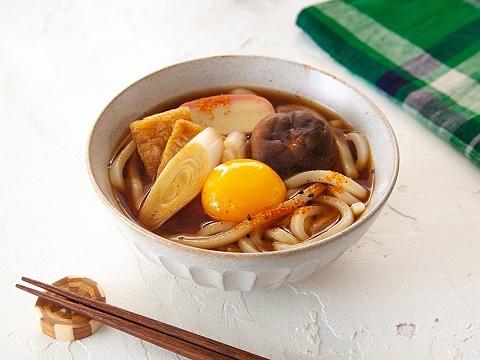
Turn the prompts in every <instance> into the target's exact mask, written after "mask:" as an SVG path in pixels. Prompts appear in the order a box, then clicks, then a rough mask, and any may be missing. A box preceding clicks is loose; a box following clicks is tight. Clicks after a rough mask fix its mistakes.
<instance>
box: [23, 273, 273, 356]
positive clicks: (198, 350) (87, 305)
mask: <svg viewBox="0 0 480 360" xmlns="http://www.w3.org/2000/svg"><path fill="white" fill-rule="evenodd" d="M22 280H24V281H26V282H29V283H31V284H34V285H36V286H39V287H42V288H44V289H46V290H48V291H50V292H53V293H56V294H58V295H61V296H64V297H65V298H67V299H64V298H62V297H57V296H54V295H50V294H48V293H43V292H40V291H38V290H35V289H31V288H28V287H26V286H23V285H19V284H17V285H16V287H17V288H19V289H21V290H24V291H26V292H29V293H31V294H33V295H36V296H38V297H40V298H42V299H45V300H47V301H49V302H52V303H54V304H57V305H59V306H62V307H65V308H66V309H69V310H72V311H75V312H77V313H78V314H80V315H84V316H86V317H89V318H91V319H95V320H97V321H100V322H102V323H104V324H106V325H108V326H111V327H114V328H116V329H118V330H120V331H123V332H126V333H127V334H130V335H133V336H135V337H137V338H140V339H142V340H145V341H148V342H150V343H152V344H155V345H158V346H161V347H163V348H165V349H167V350H170V351H173V352H176V353H178V354H180V355H182V356H186V357H189V358H192V359H242V360H243V359H265V358H263V357H261V356H258V355H255V354H252V353H249V352H246V351H243V350H240V349H237V348H235V347H232V346H229V345H226V344H223V343H220V342H218V341H215V340H212V339H208V338H205V337H203V336H200V335H197V334H194V333H190V332H188V331H186V330H182V329H180V328H177V327H174V326H172V325H168V324H164V323H161V322H159V321H156V320H153V319H150V318H147V317H144V316H141V315H138V314H136V313H132V312H130V311H127V310H124V309H121V308H118V307H115V306H112V305H108V304H105V303H102V302H99V301H94V300H91V299H87V298H84V297H82V296H79V295H77V294H74V293H71V292H67V291H63V290H61V289H59V288H56V287H54V286H51V285H48V284H44V283H41V282H39V281H36V280H33V279H28V278H22ZM68 298H70V299H72V300H74V301H78V303H77V302H73V301H70V300H68ZM94 306H95V307H94ZM160 329H161V330H160ZM171 330H173V331H172V333H170V331H171Z"/></svg>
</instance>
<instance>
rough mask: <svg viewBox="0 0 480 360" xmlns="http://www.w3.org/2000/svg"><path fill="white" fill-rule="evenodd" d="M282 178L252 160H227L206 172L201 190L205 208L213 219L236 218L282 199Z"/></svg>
mask: <svg viewBox="0 0 480 360" xmlns="http://www.w3.org/2000/svg"><path fill="white" fill-rule="evenodd" d="M285 196H286V188H285V184H284V183H283V181H282V179H281V178H280V176H278V174H277V173H276V172H275V171H274V170H273V169H272V168H271V167H269V166H268V165H265V164H264V163H262V162H260V161H256V160H250V159H237V160H230V161H227V162H225V163H223V164H221V165H219V166H217V167H216V168H215V169H213V170H212V172H211V173H210V174H209V176H208V178H207V180H206V182H205V185H204V186H203V190H202V205H203V209H204V210H205V212H206V213H207V214H208V215H209V216H210V217H212V218H213V219H215V220H223V221H234V222H240V221H242V220H245V218H247V216H249V215H250V216H251V215H253V214H255V213H256V212H258V211H261V210H263V209H265V208H268V207H271V206H274V205H277V204H280V203H281V202H282V201H284V200H285Z"/></svg>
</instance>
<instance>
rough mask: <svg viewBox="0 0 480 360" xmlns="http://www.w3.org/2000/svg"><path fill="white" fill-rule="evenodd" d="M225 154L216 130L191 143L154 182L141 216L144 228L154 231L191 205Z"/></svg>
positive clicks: (201, 135)
mask: <svg viewBox="0 0 480 360" xmlns="http://www.w3.org/2000/svg"><path fill="white" fill-rule="evenodd" d="M222 153H223V138H222V136H221V135H220V134H219V133H218V132H217V131H216V130H214V129H213V128H207V129H205V130H203V131H202V132H201V133H199V134H198V135H196V136H195V137H194V138H193V139H192V140H191V141H190V142H188V143H187V144H186V145H185V146H184V147H183V148H182V149H181V150H180V151H179V152H178V153H177V154H176V155H175V156H174V157H173V158H172V159H171V160H170V161H169V162H168V164H167V166H166V167H165V168H164V169H163V171H162V172H161V173H160V176H159V177H158V178H157V179H156V180H155V183H154V184H153V186H152V188H151V190H150V192H149V194H148V195H147V198H146V199H145V202H144V204H143V206H142V208H141V210H140V214H139V215H138V218H139V220H140V221H141V222H142V224H144V225H145V226H146V227H147V228H148V229H150V230H155V229H157V228H159V227H160V226H161V225H162V224H163V223H165V221H167V220H168V219H170V218H171V217H172V216H173V215H175V213H177V212H178V211H179V210H180V209H181V208H183V207H184V206H185V205H187V204H188V203H189V202H190V201H192V200H193V199H194V198H195V196H197V195H198V194H199V193H200V191H201V190H202V187H203V184H204V183H205V180H206V179H207V176H208V174H209V173H210V171H212V169H213V168H214V167H215V166H217V165H218V163H219V162H220V158H221V156H222Z"/></svg>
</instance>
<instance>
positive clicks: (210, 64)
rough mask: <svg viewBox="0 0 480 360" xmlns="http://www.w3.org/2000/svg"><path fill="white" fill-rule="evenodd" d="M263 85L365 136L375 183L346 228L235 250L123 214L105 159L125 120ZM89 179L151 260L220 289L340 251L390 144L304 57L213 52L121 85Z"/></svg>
mask: <svg viewBox="0 0 480 360" xmlns="http://www.w3.org/2000/svg"><path fill="white" fill-rule="evenodd" d="M230 85H235V86H237V85H238V86H244V87H248V86H253V87H259V88H271V89H277V90H280V91H284V92H288V93H292V94H296V95H299V96H301V97H304V98H308V99H311V100H313V101H316V102H318V103H321V104H323V105H326V106H327V107H329V108H331V109H333V110H335V111H336V112H337V113H339V114H340V115H342V116H343V117H344V118H345V119H347V120H348V121H349V122H350V123H351V124H352V125H353V126H354V127H355V128H356V129H358V130H359V131H361V132H362V133H365V134H366V135H367V136H368V139H369V142H370V146H371V150H372V154H373V161H374V165H375V184H374V187H373V194H372V196H371V200H370V202H369V203H368V205H367V209H366V212H365V213H364V214H363V216H362V217H361V218H360V219H359V220H358V221H356V222H355V223H354V224H353V225H352V226H350V227H349V228H347V229H346V230H344V231H342V232H340V233H338V234H336V235H335V236H332V237H330V238H327V239H325V240H323V241H321V242H318V243H316V244H312V245H309V246H305V247H300V248H297V249H293V250H286V251H278V252H268V253H258V254H236V253H226V252H214V251H211V250H203V249H196V248H192V247H188V246H184V245H180V244H177V243H174V242H172V241H169V240H167V239H164V238H162V237H160V236H158V235H155V234H153V233H151V232H149V231H147V230H145V229H144V228H142V227H141V226H139V225H138V224H136V223H135V222H133V221H131V220H130V219H129V218H128V217H127V216H125V215H124V213H123V212H122V210H121V209H120V208H119V206H118V204H117V202H116V201H115V198H114V196H113V194H112V190H111V187H110V183H109V180H108V169H107V164H108V162H109V160H110V158H111V156H112V153H113V151H114V149H115V148H116V146H117V145H118V143H119V141H120V139H121V137H122V135H123V134H124V132H125V129H126V128H127V127H128V124H129V123H130V122H131V121H133V120H136V119H138V118H139V116H141V114H142V113H144V112H145V111H147V110H149V109H151V108H153V107H154V106H155V105H157V104H159V103H161V102H163V101H165V100H169V99H172V98H176V97H178V96H180V95H183V94H186V93H190V92H194V91H199V90H204V89H209V88H220V87H225V86H230ZM87 157H88V159H87V166H88V171H89V174H90V178H91V180H92V183H93V186H94V188H95V190H96V192H97V194H98V196H99V197H100V199H101V200H102V201H103V203H104V204H105V205H106V207H107V208H108V209H109V210H110V213H111V214H112V215H113V217H114V218H115V219H116V220H117V223H118V224H119V226H120V229H121V231H122V232H123V233H124V234H125V235H126V236H127V237H128V238H129V239H131V241H133V242H134V244H135V246H136V247H137V248H138V249H139V250H140V252H141V253H143V254H144V255H145V256H146V257H147V258H148V259H150V260H151V261H152V262H154V263H156V264H158V265H160V264H162V265H163V266H164V267H165V268H166V269H167V270H168V271H169V272H170V273H172V274H173V275H175V276H178V277H179V278H182V279H188V280H191V281H194V282H195V283H197V284H200V285H203V286H207V287H214V288H219V289H224V290H226V291H231V290H240V291H250V290H252V289H261V288H275V287H278V286H280V285H282V284H284V283H289V282H295V281H299V280H301V279H303V278H305V277H307V276H309V275H310V274H312V273H313V272H314V271H315V270H316V269H317V268H319V267H322V266H324V265H326V264H328V263H330V262H332V261H333V260H335V259H336V258H337V257H338V256H340V255H341V254H342V253H343V252H344V251H345V250H346V249H348V248H349V247H350V246H352V245H353V244H354V243H355V242H356V241H358V240H359V239H360V238H361V237H362V235H363V234H364V233H365V232H366V231H367V230H368V228H369V227H370V226H371V225H372V223H373V221H374V219H375V218H376V217H377V215H378V214H379V210H380V208H381V207H382V206H383V205H384V204H385V201H386V200H387V198H388V196H389V195H390V192H391V191H392V189H393V187H394V184H395V180H396V177H397V173H398V162H399V158H398V149H397V142H396V140H395V136H394V134H393V131H392V128H391V127H390V125H389V124H388V122H387V120H386V118H385V116H384V115H383V114H382V112H381V111H380V110H379V108H378V107H377V106H376V105H375V104H374V103H372V101H370V100H369V99H368V98H367V97H366V96H365V95H363V94H362V93H360V92H359V91H358V90H356V89H354V88H352V87H351V86H350V85H348V84H346V83H345V82H344V81H342V80H339V79H337V78H336V77H335V76H333V75H330V74H327V73H325V72H323V71H320V70H318V69H315V68H312V67H311V66H308V65H302V64H297V63H293V62H290V61H285V60H280V59H273V58H267V57H257V56H217V57H211V58H205V59H198V60H193V61H188V62H185V63H181V64H177V65H173V66H170V67H167V68H165V69H162V70H159V71H157V72H155V73H153V74H150V75H148V76H146V77H144V78H143V79H141V80H139V81H137V82H135V83H134V84H132V85H131V86H129V87H128V88H127V89H125V90H124V91H122V92H121V93H120V94H119V95H118V96H117V97H115V99H113V100H112V101H111V102H110V104H108V106H107V107H106V108H105V110H104V111H103V112H102V114H101V115H100V117H99V118H98V120H97V121H96V123H95V125H94V126H93V129H92V132H91V134H90V139H89V143H88V155H87Z"/></svg>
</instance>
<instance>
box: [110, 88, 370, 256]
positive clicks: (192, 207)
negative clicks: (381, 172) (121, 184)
mask: <svg viewBox="0 0 480 360" xmlns="http://www.w3.org/2000/svg"><path fill="white" fill-rule="evenodd" d="M234 88H236V87H235V86H231V87H226V88H217V89H209V90H207V91H199V92H192V93H189V94H186V95H183V96H180V97H178V98H175V99H170V100H167V101H164V102H161V103H159V104H158V105H157V106H155V107H154V108H152V109H150V110H147V111H145V112H144V113H143V114H142V115H141V116H139V118H143V117H146V116H149V115H153V114H157V113H160V112H163V111H166V110H170V109H173V108H177V107H178V106H180V105H181V104H183V103H185V102H187V101H191V100H194V99H198V98H201V97H206V96H213V95H218V94H226V93H228V92H229V91H230V90H232V89H234ZM249 89H251V90H253V91H255V92H256V93H257V94H259V95H260V96H263V97H265V98H266V99H267V100H269V101H270V102H271V103H272V105H273V107H274V108H276V107H277V106H279V105H286V104H297V105H304V106H308V107H310V108H312V109H314V110H316V111H318V112H319V113H320V114H322V115H323V116H324V117H325V118H326V119H327V120H329V121H330V120H335V119H340V120H342V121H343V124H344V128H342V129H339V128H335V129H334V131H335V132H336V134H337V136H345V135H346V134H347V133H349V132H351V131H355V130H354V129H353V128H352V127H351V126H350V125H349V124H348V122H347V121H345V119H343V118H342V117H341V116H339V115H338V114H337V113H335V112H334V111H332V110H330V109H328V108H326V107H325V106H322V105H320V104H318V103H315V102H313V101H310V100H307V99H304V98H302V97H300V96H298V95H293V94H288V93H284V92H280V91H278V90H272V89H260V88H251V87H249ZM126 137H127V136H126ZM125 141H126V140H125V139H123V140H122V142H121V144H120V145H119V147H118V150H117V151H116V153H115V154H114V157H113V158H115V156H116V155H117V153H118V152H119V151H120V149H121V148H122V144H125V143H126V142H125ZM351 150H352V154H353V156H354V159H355V156H356V152H355V148H354V147H352V148H351ZM140 167H141V165H140ZM139 170H140V173H141V174H142V182H143V184H144V189H145V192H148V190H149V189H150V187H151V186H152V185H153V184H152V182H151V181H150V180H148V179H147V177H146V176H145V173H144V170H143V168H140V169H139ZM331 170H334V171H337V172H340V173H341V172H342V169H341V165H340V161H339V159H337V162H336V163H335V164H334V166H333V167H332V169H331ZM124 175H126V174H124ZM355 181H356V182H358V183H359V184H360V185H362V186H364V187H366V188H367V189H369V190H370V193H371V189H372V186H373V181H374V168H373V163H372V159H371V157H370V159H369V163H368V166H367V167H366V168H365V170H363V171H362V172H361V173H360V174H359V177H358V179H356V180H355ZM114 194H115V196H116V198H117V200H118V202H119V204H120V205H121V207H122V208H123V209H124V211H125V212H126V214H127V215H128V216H129V217H130V218H132V219H133V220H135V221H136V217H137V215H138V212H139V210H138V209H136V207H135V204H134V203H133V201H132V199H131V198H130V197H129V196H128V194H122V193H120V192H118V191H117V190H114ZM326 211H327V212H329V215H330V216H331V219H332V220H331V222H330V223H329V224H328V225H327V226H326V227H324V228H323V229H322V230H321V231H320V232H323V231H325V230H326V229H328V228H329V227H331V226H333V225H334V224H335V223H336V221H338V212H337V210H335V209H334V208H331V207H328V206H327V207H326ZM211 221H212V219H210V218H209V216H208V215H207V214H206V213H205V212H204V211H203V208H202V205H201V200H200V196H197V197H196V198H195V199H194V200H192V201H191V202H190V203H189V204H187V205H186V206H185V207H184V208H183V209H181V210H180V211H179V212H178V213H177V214H175V215H174V216H173V217H172V218H170V219H169V220H168V221H167V222H165V223H164V224H163V225H162V226H161V227H160V228H159V229H157V230H155V231H154V232H155V233H156V234H158V235H161V236H164V237H174V236H178V235H187V234H189V235H192V234H196V233H197V232H198V230H199V229H200V228H201V227H202V226H203V225H205V224H206V223H208V222H211ZM312 235H314V234H312ZM266 244H267V248H266V249H265V250H272V248H271V244H270V245H269V243H268V242H267V243H266ZM218 250H223V251H237V250H238V251H239V249H238V247H236V245H235V244H234V245H229V246H226V247H222V248H221V249H218Z"/></svg>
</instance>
